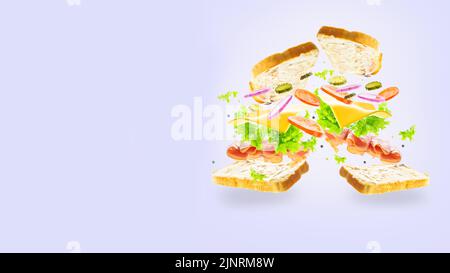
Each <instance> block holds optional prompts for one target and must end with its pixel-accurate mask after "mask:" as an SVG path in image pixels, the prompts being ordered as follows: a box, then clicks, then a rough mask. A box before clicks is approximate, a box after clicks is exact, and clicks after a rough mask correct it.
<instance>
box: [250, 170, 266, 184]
mask: <svg viewBox="0 0 450 273" xmlns="http://www.w3.org/2000/svg"><path fill="white" fill-rule="evenodd" d="M250 176H251V177H252V179H253V181H263V180H264V178H266V175H265V174H262V173H258V172H257V171H255V170H254V169H250Z"/></svg>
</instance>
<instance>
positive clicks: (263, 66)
mask: <svg viewBox="0 0 450 273" xmlns="http://www.w3.org/2000/svg"><path fill="white" fill-rule="evenodd" d="M318 56H319V50H318V48H317V47H316V45H315V44H313V43H311V42H308V43H304V44H300V45H298V46H296V47H293V48H290V49H288V50H286V51H284V52H282V53H277V54H274V55H271V56H269V57H267V58H265V59H264V60H262V61H260V62H259V63H257V64H256V65H255V66H254V67H253V70H252V76H253V77H252V80H251V81H250V89H251V90H258V89H262V88H271V89H272V90H271V91H270V92H268V93H265V94H264V95H260V96H257V97H254V98H255V100H256V101H257V102H259V103H271V102H276V101H279V100H280V99H282V98H284V97H285V96H287V95H291V94H293V93H294V92H295V90H296V89H298V88H305V86H306V83H307V81H308V77H306V75H307V74H308V73H310V72H311V70H312V68H313V67H314V65H315V64H316V62H317V58H318ZM302 76H303V77H302ZM283 83H289V84H291V85H292V89H291V90H290V91H288V92H284V93H281V94H278V93H277V92H275V89H276V88H277V86H279V85H280V84H283Z"/></svg>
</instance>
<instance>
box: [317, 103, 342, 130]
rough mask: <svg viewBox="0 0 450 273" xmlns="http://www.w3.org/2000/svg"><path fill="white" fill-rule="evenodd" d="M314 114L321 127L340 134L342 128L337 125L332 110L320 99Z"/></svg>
mask: <svg viewBox="0 0 450 273" xmlns="http://www.w3.org/2000/svg"><path fill="white" fill-rule="evenodd" d="M316 114H317V117H318V118H317V123H319V125H320V126H321V127H322V128H323V129H326V130H327V131H329V132H330V133H335V134H340V133H341V132H342V128H341V127H340V126H339V123H338V122H337V120H336V117H335V116H334V113H333V110H332V109H331V107H330V106H329V105H328V104H326V103H325V102H323V101H322V100H321V101H320V106H319V108H318V109H317V110H316Z"/></svg>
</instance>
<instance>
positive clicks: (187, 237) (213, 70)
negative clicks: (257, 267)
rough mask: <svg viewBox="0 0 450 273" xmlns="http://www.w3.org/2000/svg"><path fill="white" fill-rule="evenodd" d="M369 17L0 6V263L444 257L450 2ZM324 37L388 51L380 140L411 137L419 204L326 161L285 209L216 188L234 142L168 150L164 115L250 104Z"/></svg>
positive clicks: (342, 12) (309, 6)
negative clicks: (230, 95) (258, 80)
mask: <svg viewBox="0 0 450 273" xmlns="http://www.w3.org/2000/svg"><path fill="white" fill-rule="evenodd" d="M368 2H370V0H369V1H366V0H344V1H317V0H316V1H294V0H292V1H267V0H258V1H256V0H254V1H238V0H228V1H207V0H204V1H199V0H192V1H181V0H178V1H174V0H169V1H143V0H141V1H138V0H131V1H124V0H122V1H119V0H80V5H69V4H68V2H66V1H64V0H58V1H32V0H27V1H26V0H17V1H2V2H1V4H0V35H1V43H0V126H1V127H0V128H1V133H0V217H1V218H0V219H1V220H0V221H1V223H0V251H5V252H6V251H19V252H23V251H38V252H48V251H52V252H53V251H54V252H66V251H69V250H70V249H67V244H68V242H70V241H76V242H78V244H79V246H81V249H80V250H81V251H83V252H97V251H107V252H109V251H111V252H112V251H125V252H131V251H133V252H135V251H138V252H140V251H144V252H156V251H158V252H177V251H193V252H209V251H215V252H227V251H233V252H247V251H251V252H266V251H267V252H310V251H318V252H326V251H337V252H349V251H352V252H353V251H355V252H367V251H369V249H368V246H367V245H368V243H369V242H370V241H376V242H377V243H378V244H379V246H380V247H381V251H383V252H397V251H408V252H409V251H427V252H429V251H450V236H449V235H450V234H449V230H450V219H449V209H450V198H449V194H450V183H449V179H448V170H447V169H448V166H449V165H448V161H447V156H446V155H447V154H448V153H449V148H448V145H447V142H448V141H447V136H448V134H449V133H450V130H449V129H448V116H449V99H450V95H449V91H448V90H447V89H448V88H447V87H446V86H447V84H448V79H449V71H448V64H449V61H450V60H449V57H450V55H449V50H448V45H449V42H450V41H449V38H448V35H447V33H448V26H449V25H450V19H449V18H450V16H448V11H449V10H450V3H449V1H443V0H442V1H403V0H384V1H383V0H382V1H381V4H380V5H369V4H368ZM322 25H335V26H341V27H345V28H348V29H355V30H360V31H364V32H367V33H370V34H372V35H373V36H375V37H377V38H378V40H379V41H380V42H381V46H382V51H383V53H384V57H385V59H384V68H383V69H382V71H381V73H380V75H379V76H377V79H380V80H383V82H389V83H392V84H393V85H394V84H396V85H398V86H399V87H400V89H401V92H402V94H401V96H400V97H399V98H398V99H397V101H396V102H395V104H393V105H392V108H393V111H394V115H395V119H394V121H393V124H392V126H391V127H392V128H391V129H390V130H392V131H391V132H389V131H388V134H389V133H390V134H394V133H396V132H398V130H400V129H405V128H407V127H409V126H410V125H412V124H416V125H417V130H418V133H417V136H416V140H415V141H414V142H413V143H406V147H405V148H404V149H403V154H404V158H405V162H406V163H408V164H409V165H411V166H413V167H416V168H417V169H420V170H423V171H426V172H428V173H429V174H430V176H431V185H430V186H429V187H428V188H425V189H422V190H413V191H407V192H399V193H391V194H386V195H381V196H362V195H359V194H358V193H357V192H355V191H354V190H353V189H352V188H351V187H350V186H349V185H347V183H346V182H345V181H344V180H343V179H341V178H340V177H339V176H338V175H337V172H338V167H337V166H336V164H335V163H334V162H333V161H332V160H325V157H326V156H329V155H332V154H331V152H330V151H329V150H328V151H326V150H320V151H319V152H318V153H316V154H314V155H313V156H312V158H311V159H310V160H309V163H310V167H311V170H310V172H309V173H308V174H306V175H305V176H304V177H303V178H302V179H301V180H300V182H299V183H298V184H296V185H295V186H294V187H293V188H292V189H291V190H290V191H289V192H287V193H285V194H264V193H257V192H251V191H243V190H236V189H229V188H224V187H218V186H215V185H213V183H212V182H211V179H210V175H211V170H212V169H213V168H215V167H221V166H224V165H225V164H228V163H229V162H230V160H229V159H227V158H226V156H225V148H226V145H227V144H229V142H225V141H216V142H208V141H190V142H187V141H180V142H175V141H173V140H172V138H171V136H170V128H171V124H172V122H173V121H174V119H173V118H172V117H171V116H170V111H171V109H172V107H173V106H174V105H176V104H186V105H190V106H192V103H193V97H194V96H202V97H203V98H204V102H205V103H217V100H216V96H217V94H218V93H222V92H224V91H228V90H230V89H237V90H246V87H247V82H248V80H249V77H250V69H251V67H252V65H253V64H254V63H255V62H257V61H259V60H260V59H261V58H262V57H264V56H266V55H268V54H271V53H274V52H277V51H280V50H283V49H285V48H286V47H289V46H292V45H295V44H298V43H301V42H304V41H308V40H312V41H315V33H316V31H317V30H318V28H319V27H320V26H322ZM213 160H214V161H215V162H216V163H215V164H212V161H213ZM354 160H356V163H361V161H362V159H361V158H357V159H354Z"/></svg>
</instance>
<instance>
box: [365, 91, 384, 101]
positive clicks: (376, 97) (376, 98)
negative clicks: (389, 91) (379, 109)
mask: <svg viewBox="0 0 450 273" xmlns="http://www.w3.org/2000/svg"><path fill="white" fill-rule="evenodd" d="M358 98H360V99H363V100H367V101H370V102H384V101H385V99H384V97H382V96H379V95H375V94H371V93H363V94H359V95H358Z"/></svg>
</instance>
